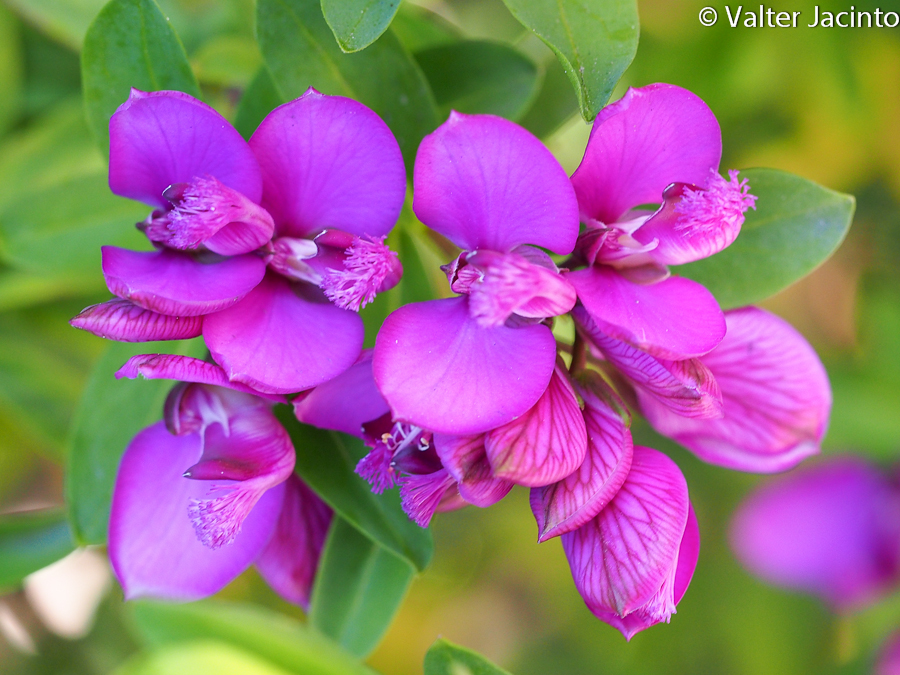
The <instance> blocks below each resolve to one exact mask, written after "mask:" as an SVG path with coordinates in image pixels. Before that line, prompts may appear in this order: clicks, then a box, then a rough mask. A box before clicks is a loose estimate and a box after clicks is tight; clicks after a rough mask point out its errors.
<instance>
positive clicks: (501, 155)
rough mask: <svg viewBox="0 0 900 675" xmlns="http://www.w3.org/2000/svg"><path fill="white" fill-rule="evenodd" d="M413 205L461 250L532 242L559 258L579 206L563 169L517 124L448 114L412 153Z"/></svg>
mask: <svg viewBox="0 0 900 675" xmlns="http://www.w3.org/2000/svg"><path fill="white" fill-rule="evenodd" d="M413 184H414V186H415V189H414V194H413V209H414V210H415V212H416V215H417V216H418V217H419V219H420V220H421V221H422V222H423V223H425V224H426V225H428V227H430V228H431V229H433V230H436V231H438V232H440V233H441V234H443V235H444V236H446V237H447V238H448V239H450V240H451V241H452V242H453V243H454V244H456V245H457V246H459V247H460V248H463V249H466V250H470V251H474V250H476V249H489V250H492V251H501V252H505V251H510V250H512V249H513V248H515V247H516V246H519V245H521V244H534V245H535V246H542V247H544V248H548V249H550V250H551V251H553V252H554V253H559V254H560V255H566V254H568V253H570V252H571V251H572V249H573V248H574V246H575V239H576V237H577V236H578V204H577V203H576V201H575V194H574V192H573V190H572V185H571V183H569V179H568V177H567V176H566V172H565V171H564V170H563V168H562V167H561V166H560V165H559V162H557V161H556V159H555V158H554V157H553V155H551V154H550V151H549V150H547V148H545V147H544V145H543V144H542V143H541V142H540V141H539V140H538V139H537V138H535V137H534V136H533V135H531V134H530V133H529V132H528V131H526V130H525V129H523V128H522V127H520V126H518V125H516V124H514V123H512V122H509V121H507V120H504V119H501V118H499V117H493V116H491V115H462V114H460V113H457V112H453V113H451V114H450V119H448V120H447V121H446V122H444V124H442V125H441V126H440V127H438V129H437V131H435V132H434V133H432V134H430V135H428V136H426V137H425V139H424V140H423V141H422V144H421V145H420V146H419V152H418V154H417V155H416V167H415V176H414V179H413Z"/></svg>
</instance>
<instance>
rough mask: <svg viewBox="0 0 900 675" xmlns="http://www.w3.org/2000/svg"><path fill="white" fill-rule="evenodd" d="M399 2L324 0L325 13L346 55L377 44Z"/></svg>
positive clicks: (392, 0) (396, 0)
mask: <svg viewBox="0 0 900 675" xmlns="http://www.w3.org/2000/svg"><path fill="white" fill-rule="evenodd" d="M399 7H400V0H322V14H324V15H325V21H327V22H328V26H329V27H330V28H331V32H333V33H334V38H335V39H336V40H337V43H338V45H340V47H341V50H342V51H344V52H346V53H348V54H349V53H351V52H358V51H359V50H361V49H365V48H366V47H368V46H369V45H370V44H372V43H373V42H375V40H377V39H378V38H379V37H381V34H382V33H384V31H386V30H387V29H388V26H390V25H391V20H392V19H393V18H394V15H395V14H396V13H397V9H398V8H399Z"/></svg>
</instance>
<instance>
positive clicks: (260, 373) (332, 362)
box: [203, 274, 363, 394]
mask: <svg viewBox="0 0 900 675" xmlns="http://www.w3.org/2000/svg"><path fill="white" fill-rule="evenodd" d="M310 291H315V293H318V292H319V291H318V290H317V289H313V288H312V287H311V286H309V285H308V284H292V283H290V282H289V281H287V280H286V279H283V278H281V277H278V276H277V275H274V274H268V275H266V277H265V279H263V281H262V282H261V283H260V284H259V286H257V287H256V288H255V289H253V291H251V292H250V293H249V294H248V295H247V296H246V297H245V298H244V299H243V301H242V302H239V303H238V304H236V305H234V306H233V307H229V308H228V309H227V310H225V311H222V312H217V313H216V314H212V315H210V316H207V317H206V318H205V319H204V321H203V338H204V340H206V345H207V346H208V347H209V350H210V352H211V353H212V355H213V358H214V359H215V360H216V363H218V364H219V365H221V366H222V367H223V368H224V369H225V372H226V373H227V374H228V379H230V380H236V381H238V382H243V383H244V384H246V385H249V386H251V387H253V388H254V389H257V390H259V391H265V392H269V393H273V394H287V393H290V392H295V391H301V390H303V389H309V388H310V387H314V386H316V385H318V384H321V383H322V382H326V381H327V380H330V379H332V378H333V377H337V376H338V375H339V374H340V373H342V372H343V371H345V370H346V369H347V368H349V367H350V366H351V365H353V362H354V361H356V359H357V357H359V353H360V351H361V350H362V343H363V325H362V319H360V318H359V316H358V315H357V314H355V313H354V312H350V311H348V310H345V309H339V308H337V307H335V306H334V305H332V304H331V303H329V302H327V301H326V300H325V299H324V298H319V299H317V298H316V297H315V296H314V295H313V296H311V297H304V295H306V294H308V293H309V292H310Z"/></svg>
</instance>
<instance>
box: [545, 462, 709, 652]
mask: <svg viewBox="0 0 900 675" xmlns="http://www.w3.org/2000/svg"><path fill="white" fill-rule="evenodd" d="M562 544H563V549H564V550H565V552H566V557H567V558H568V560H569V566H570V567H571V569H572V577H573V578H574V580H575V586H576V588H577V589H578V592H579V593H580V594H581V596H582V597H583V598H584V601H585V603H586V604H587V606H588V609H590V610H591V611H592V612H593V613H594V614H595V615H596V616H597V618H599V619H600V620H602V621H605V622H606V623H608V624H610V625H611V626H614V627H615V628H618V629H619V630H620V631H621V632H622V634H623V635H624V636H625V638H626V639H628V640H630V639H631V638H632V637H633V636H634V635H635V634H636V633H638V632H640V631H642V630H644V629H646V628H649V627H650V626H652V625H654V624H657V623H659V622H661V621H665V622H666V623H668V621H669V618H670V617H671V615H672V614H674V613H675V606H676V605H677V604H678V602H679V601H680V600H681V598H682V596H683V595H684V593H685V591H686V590H687V587H688V585H689V584H690V582H691V578H692V577H693V575H694V568H695V567H696V565H697V558H698V556H699V553H700V533H699V530H698V528H697V519H696V518H695V517H694V512H693V509H692V508H691V504H690V500H689V499H688V492H687V483H686V482H685V480H684V476H683V475H682V474H681V471H680V470H679V469H678V467H677V466H676V465H675V463H674V462H673V461H672V460H671V459H669V458H668V457H666V456H665V455H663V454H662V453H661V452H658V451H656V450H651V449H650V448H644V447H640V446H638V447H635V448H634V459H633V461H632V464H631V470H630V471H629V472H628V476H627V477H626V478H625V482H624V483H623V484H622V486H621V488H620V489H619V490H618V492H616V494H615V496H614V497H613V498H612V500H611V501H610V502H609V503H608V504H607V505H606V506H605V507H604V508H603V509H602V510H601V511H600V512H599V514H598V515H597V516H595V517H594V518H593V519H591V520H589V521H588V522H587V523H585V524H583V525H581V526H580V527H579V528H578V529H576V530H573V531H571V532H568V533H566V534H563V535H562Z"/></svg>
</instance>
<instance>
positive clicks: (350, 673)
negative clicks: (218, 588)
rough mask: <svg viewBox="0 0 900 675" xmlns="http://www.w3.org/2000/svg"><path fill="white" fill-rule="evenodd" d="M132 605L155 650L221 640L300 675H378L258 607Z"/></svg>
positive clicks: (318, 637) (208, 602)
mask: <svg viewBox="0 0 900 675" xmlns="http://www.w3.org/2000/svg"><path fill="white" fill-rule="evenodd" d="M129 607H130V609H131V611H132V616H133V617H134V622H135V625H136V627H137V629H138V631H139V633H140V634H141V636H142V637H143V638H144V639H145V640H146V641H147V642H148V643H149V645H151V646H154V647H163V646H168V645H176V644H179V643H182V642H189V641H195V640H203V639H207V640H221V641H223V642H226V643H228V644H230V645H232V646H233V647H237V648H239V649H244V650H246V651H247V652H250V653H252V654H256V655H257V656H260V657H262V658H264V659H266V660H267V661H269V662H271V663H273V664H275V665H276V666H278V667H280V668H283V669H284V670H286V671H288V672H291V673H297V675H374V674H373V671H371V670H369V669H368V668H366V667H365V666H364V665H362V664H361V663H359V662H358V661H357V660H356V659H354V658H353V657H351V656H350V655H349V654H347V653H346V652H344V651H342V650H341V649H340V648H339V647H338V646H337V645H335V644H334V643H333V642H331V641H330V640H328V639H327V638H325V637H324V636H322V635H320V634H319V633H317V632H315V631H311V630H307V629H306V627H305V626H303V625H302V624H300V623H298V622H296V621H294V620H293V619H289V618H288V617H286V616H284V615H283V614H277V613H275V612H272V611H269V610H264V609H262V608H260V607H257V606H254V605H241V604H237V603H228V602H222V601H215V600H206V601H203V602H194V603H191V604H187V605H175V604H168V603H162V602H151V601H138V602H133V603H130V604H129ZM184 672H190V671H184Z"/></svg>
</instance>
